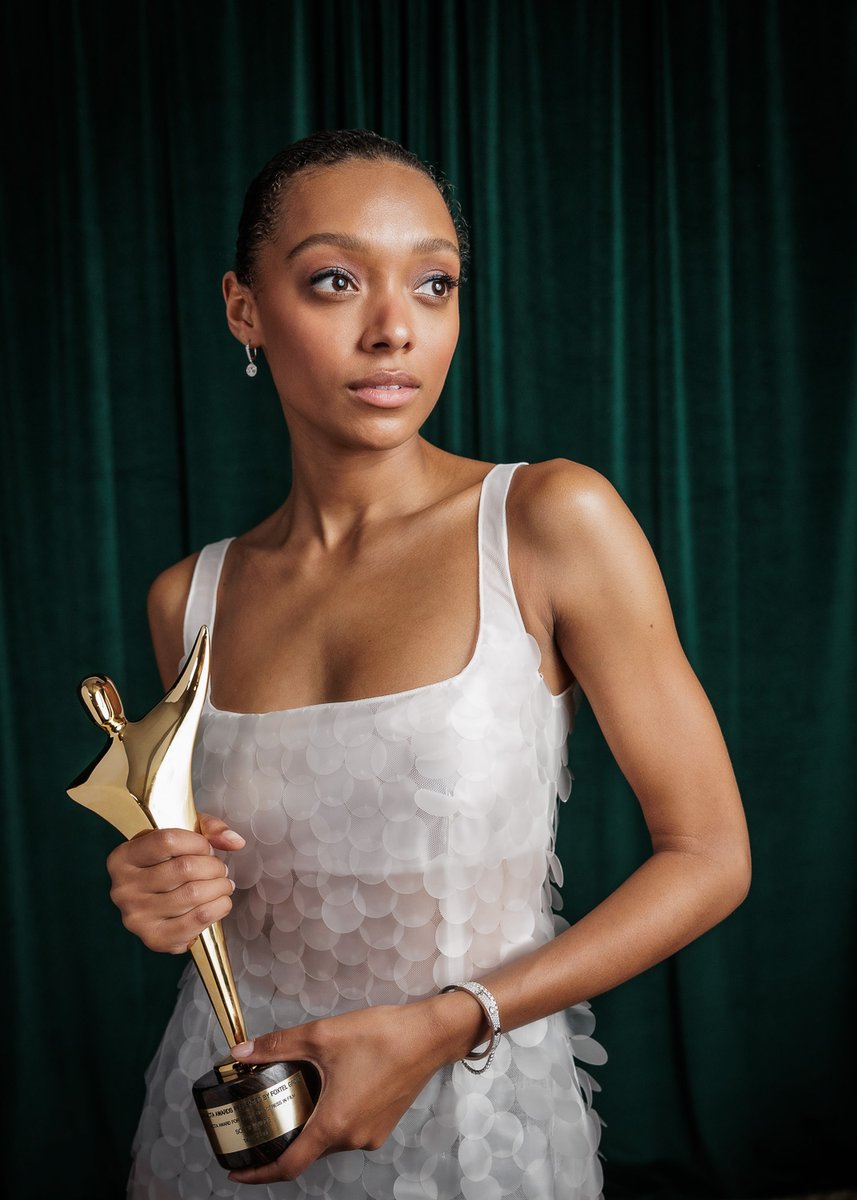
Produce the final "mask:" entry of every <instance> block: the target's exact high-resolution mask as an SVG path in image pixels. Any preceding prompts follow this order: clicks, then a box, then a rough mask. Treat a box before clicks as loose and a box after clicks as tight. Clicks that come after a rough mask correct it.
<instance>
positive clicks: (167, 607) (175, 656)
mask: <svg viewBox="0 0 857 1200" xmlns="http://www.w3.org/2000/svg"><path fill="white" fill-rule="evenodd" d="M200 553H201V551H200V550H195V551H194V552H193V554H188V555H187V557H186V558H182V559H180V560H179V561H178V562H175V563H173V564H172V565H171V566H169V567H166V568H165V569H164V570H163V571H161V572H160V573H159V574H158V575H156V576H155V578H154V579H153V580H152V583H151V584H150V586H149V592H148V595H147V597H146V612H147V615H148V618H149V631H150V633H151V636H152V646H153V648H154V651H155V659H156V661H157V664H158V670H159V671H160V673H161V678H162V679H169V680H172V679H173V677H174V676H175V673H176V666H177V664H178V663H180V662H181V660H182V658H183V657H184V636H183V634H184V613H185V606H186V604H187V598H188V595H189V594H190V585H191V580H192V579H193V572H194V568H195V567H196V563H197V560H198V558H199V556H200Z"/></svg>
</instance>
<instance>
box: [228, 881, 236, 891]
mask: <svg viewBox="0 0 857 1200" xmlns="http://www.w3.org/2000/svg"><path fill="white" fill-rule="evenodd" d="M229 882H230V883H231V884H232V890H233V892H234V891H235V880H234V879H230V880H229Z"/></svg>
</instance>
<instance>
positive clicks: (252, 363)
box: [244, 342, 259, 379]
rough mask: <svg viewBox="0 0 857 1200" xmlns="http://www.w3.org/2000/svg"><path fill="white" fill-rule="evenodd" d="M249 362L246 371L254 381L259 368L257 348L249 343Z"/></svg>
mask: <svg viewBox="0 0 857 1200" xmlns="http://www.w3.org/2000/svg"><path fill="white" fill-rule="evenodd" d="M247 360H248V361H247V366H246V367H245V368H244V370H245V371H246V372H247V374H248V375H249V376H250V378H251V379H252V378H253V376H254V375H255V374H256V372H257V371H258V370H259V368H258V367H257V366H256V348H255V346H251V345H250V343H249V342H248V343H247Z"/></svg>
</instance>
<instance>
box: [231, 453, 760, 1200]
mask: <svg viewBox="0 0 857 1200" xmlns="http://www.w3.org/2000/svg"><path fill="white" fill-rule="evenodd" d="M516 520H517V521H519V522H520V528H519V530H518V533H519V537H518V538H517V539H516V541H517V543H518V544H519V545H520V544H524V545H526V548H527V549H526V565H525V569H524V576H525V581H526V583H525V586H526V590H527V594H528V596H532V595H538V594H541V597H542V599H543V608H544V611H545V612H546V613H547V614H548V619H549V621H550V629H551V632H552V635H553V640H554V643H555V645H556V647H557V648H558V650H559V652H560V654H561V656H562V658H563V659H564V660H565V662H566V663H567V664H568V667H569V668H570V670H571V671H572V672H573V674H574V676H575V678H576V679H577V680H578V681H579V682H580V684H581V687H582V688H583V691H584V693H585V694H586V697H587V699H588V701H589V704H590V705H591V707H592V710H593V712H594V714H595V717H596V719H597V721H598V723H599V725H600V727H601V730H602V732H603V733H604V736H605V738H606V740H607V742H608V744H609V746H610V749H611V751H612V752H613V754H614V756H615V758H616V761H617V763H618V765H619V767H620V769H621V770H622V772H623V774H624V775H625V778H626V779H627V780H628V782H629V784H630V785H631V787H632V788H633V790H634V793H635V795H636V797H637V799H638V801H639V803H640V806H641V808H642V811H643V816H644V818H645V821H646V825H647V827H648V831H649V835H650V838H651V842H652V854H651V856H650V857H649V858H647V859H646V860H645V862H643V863H642V864H641V866H640V867H638V868H637V869H636V870H635V871H634V872H633V873H632V874H631V875H630V876H629V877H628V878H627V879H626V880H625V881H624V883H622V884H621V885H620V886H619V887H618V888H616V890H615V891H613V892H611V894H610V895H609V896H607V897H606V899H604V900H603V901H602V902H601V903H600V904H598V905H597V906H596V907H595V908H594V909H592V911H591V912H589V913H588V914H587V915H586V916H584V917H582V918H581V919H580V920H579V921H577V922H575V924H574V925H572V926H571V927H570V928H568V929H566V930H564V931H563V932H562V933H561V934H559V935H558V936H557V937H555V938H554V939H553V940H552V941H550V942H548V943H547V944H545V945H544V946H541V947H539V948H538V949H536V950H533V951H530V952H529V953H527V954H523V955H521V956H520V957H517V958H515V959H514V961H511V962H509V963H507V964H505V965H504V966H501V967H498V968H497V969H496V970H494V971H491V972H489V973H488V974H485V975H482V976H480V980H481V982H483V983H484V984H485V985H486V987H488V988H490V990H491V991H492V992H493V994H494V996H495V998H496V1000H497V1004H498V1007H499V1010H500V1017H501V1021H502V1026H503V1029H504V1030H510V1029H516V1028H518V1027H519V1026H521V1025H525V1024H528V1023H529V1022H531V1021H536V1020H538V1019H539V1018H541V1017H545V1016H548V1015H550V1014H551V1013H555V1012H559V1011H560V1010H562V1009H565V1008H568V1007H570V1006H571V1005H573V1004H577V1003H578V1002H579V1001H581V1000H585V999H589V998H591V997H592V996H596V995H599V994H600V993H602V992H605V991H607V990H608V989H610V988H612V987H615V986H616V985H617V984H620V983H622V982H624V981H625V980H627V979H630V978H632V977H633V976H634V975H638V974H640V972H642V971H645V970H646V969H647V968H648V967H651V966H653V965H654V964H655V963H658V962H660V961H662V960H663V959H665V958H667V957H668V956H669V955H671V954H674V953H675V952H676V951H677V950H680V949H681V948H682V947H683V946H686V945H687V944H688V943H689V942H692V941H693V940H694V939H695V938H698V937H699V936H700V935H701V934H702V933H704V932H705V931H706V930H707V929H710V928H711V927H712V926H713V925H716V924H717V923H718V922H719V921H721V920H723V918H724V917H726V916H727V915H728V914H729V913H730V912H732V911H733V909H735V908H736V907H737V906H738V905H739V904H740V903H741V901H742V900H743V899H744V897H745V896H746V894H747V891H748V888H749V883H750V849H749V838H748V834H747V825H746V821H745V818H744V811H743V808H742V805H741V799H740V796H739V793H738V787H737V784H736V782H735V776H734V773H733V771H732V766H731V763H730V760H729V755H728V752H727V750H726V746H725V744H724V741H723V737H722V735H721V732H720V728H719V725H718V723H717V719H716V717H715V715H714V712H713V711H712V708H711V705H710V704H709V702H708V699H707V697H706V695H705V692H704V691H703V689H702V686H701V685H700V683H699V681H698V679H697V678H696V676H695V674H694V672H693V670H692V669H691V666H690V664H689V663H688V661H687V658H686V656H685V654H684V651H683V650H682V647H681V644H680V642H679V639H678V635H677V633H676V628H675V624H674V621H673V616H672V612H671V609H670V604H669V600H668V598H667V594H666V589H665V586H664V582H663V579H662V576H661V572H660V570H659V568H658V565H657V562H656V561H655V557H654V554H653V553H652V550H651V547H650V546H649V543H648V541H647V540H646V537H645V535H644V534H643V531H642V530H641V528H640V526H639V525H638V523H637V522H636V520H635V519H634V517H633V516H632V514H631V513H630V511H629V510H628V508H627V507H626V505H625V504H624V502H623V501H622V500H621V498H620V497H619V495H618V493H617V492H616V491H615V489H614V488H613V487H612V485H611V484H610V483H609V482H608V481H607V480H606V479H605V478H604V477H603V476H602V475H600V474H598V472H596V471H592V470H590V469H589V468H587V467H583V466H581V465H580V464H577V463H571V462H567V461H565V460H562V459H558V460H554V461H553V462H551V463H544V464H539V465H538V469H537V470H533V469H532V468H531V469H530V474H529V479H528V480H527V481H526V482H525V484H524V486H523V489H522V492H521V493H520V494H519V496H518V501H517V503H516ZM487 1034H488V1028H487V1023H486V1021H485V1017H484V1014H483V1011H482V1008H481V1007H480V1006H479V1005H478V1004H477V1002H476V1001H475V1000H474V998H473V997H472V996H470V995H469V994H468V993H466V992H461V991H456V992H448V993H444V994H439V995H434V996H431V997H429V998H427V999H425V1000H420V1001H415V1002H413V1003H411V1004H407V1005H404V1006H381V1007H376V1008H369V1009H364V1010H358V1011H356V1012H353V1013H347V1014H343V1015H342V1016H337V1017H331V1018H324V1019H322V1020H321V1021H317V1022H312V1023H310V1024H309V1025H308V1026H300V1027H295V1028H293V1029H290V1030H284V1031H281V1032H279V1033H275V1034H270V1035H267V1036H266V1037H264V1038H259V1039H257V1040H256V1045H255V1048H254V1052H253V1053H252V1055H251V1059H250V1060H251V1061H266V1060H267V1061H271V1059H272V1058H276V1057H289V1058H300V1057H304V1058H307V1059H310V1060H311V1061H316V1063H317V1065H318V1066H319V1067H320V1069H322V1071H323V1074H324V1075H325V1076H326V1079H325V1088H324V1091H323V1092H322V1097H321V1099H320V1101H319V1105H318V1107H317V1109H316V1112H315V1113H314V1114H313V1116H312V1117H311V1118H310V1120H309V1122H308V1124H307V1126H306V1129H305V1130H304V1131H303V1132H302V1133H301V1135H300V1137H298V1138H297V1140H296V1141H295V1143H294V1144H293V1145H292V1146H290V1147H289V1149H288V1150H286V1151H285V1153H284V1154H283V1155H282V1156H281V1158H280V1159H279V1160H278V1162H277V1163H276V1164H272V1165H271V1166H270V1167H263V1168H259V1169H257V1170H252V1171H247V1172H238V1173H235V1174H234V1175H233V1178H237V1179H242V1180H244V1179H246V1180H247V1181H248V1182H250V1181H252V1182H259V1183H261V1182H269V1181H271V1180H273V1179H283V1178H286V1179H290V1178H294V1177H295V1175H296V1174H298V1173H299V1172H300V1171H301V1170H304V1169H306V1167H307V1166H308V1165H309V1163H310V1162H312V1161H313V1160H314V1159H315V1158H317V1157H319V1156H320V1155H324V1154H328V1153H331V1152H333V1151H335V1150H338V1149H351V1148H355V1147H360V1146H363V1147H364V1148H374V1147H375V1146H376V1145H380V1143H381V1141H383V1139H384V1137H385V1136H386V1135H387V1134H388V1133H389V1131H390V1129H392V1127H393V1125H395V1123H396V1121H397V1120H398V1119H399V1117H400V1116H401V1115H402V1113H403V1112H404V1111H405V1110H406V1109H407V1107H408V1106H409V1104H410V1103H412V1101H413V1099H414V1098H415V1096H416V1095H417V1094H418V1092H419V1091H420V1090H421V1088H422V1086H423V1085H424V1084H425V1082H426V1081H427V1079H428V1078H430V1076H431V1074H432V1073H433V1072H434V1071H436V1070H437V1069H438V1068H439V1067H441V1066H443V1065H444V1064H447V1063H453V1062H455V1061H456V1060H458V1059H460V1058H463V1056H464V1055H465V1054H467V1053H469V1051H470V1050H472V1049H473V1048H474V1047H475V1046H477V1045H479V1044H481V1042H482V1041H484V1040H485V1038H486V1037H487ZM349 1081H350V1083H349ZM328 1082H329V1083H330V1092H329V1096H328V1097H327V1098H326V1097H325V1092H326V1091H327V1090H328V1089H327V1083H328ZM326 1099H327V1102H326V1103H325V1100H326ZM367 1101H368V1103H367Z"/></svg>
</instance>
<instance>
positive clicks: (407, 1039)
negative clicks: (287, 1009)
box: [229, 997, 479, 1183]
mask: <svg viewBox="0 0 857 1200" xmlns="http://www.w3.org/2000/svg"><path fill="white" fill-rule="evenodd" d="M437 999H438V998H437V997H430V998H429V999H427V1000H420V1001H414V1002H412V1003H410V1004H403V1005H397V1004H380V1005H374V1006H370V1007H369V1008H363V1009H358V1010H356V1011H355V1012H350V1013H342V1014H340V1015H338V1016H334V1017H322V1018H321V1019H320V1020H317V1021H308V1022H306V1023H305V1024H301V1025H295V1026H293V1027H292V1028H290V1029H282V1030H279V1031H278V1032H276V1033H269V1034H266V1035H265V1036H264V1037H259V1038H256V1039H255V1041H254V1042H248V1043H244V1046H245V1047H246V1046H252V1052H251V1053H249V1054H247V1053H240V1054H239V1053H236V1051H238V1050H241V1049H243V1048H242V1047H236V1048H235V1050H233V1054H235V1057H236V1058H240V1059H241V1061H242V1062H255V1063H266V1062H282V1061H284V1060H289V1061H294V1060H303V1061H304V1062H310V1063H312V1064H313V1066H315V1067H316V1069H317V1070H318V1072H319V1075H320V1076H321V1081H322V1087H321V1094H320V1096H319V1099H318V1103H317V1104H316V1107H315V1108H314V1110H313V1112H312V1113H311V1114H310V1117H309V1119H308V1121H307V1123H306V1125H305V1126H304V1127H303V1129H302V1130H301V1132H300V1133H299V1134H298V1136H297V1137H296V1138H295V1140H294V1141H293V1142H292V1144H291V1145H290V1146H289V1147H288V1149H287V1150H284V1151H283V1153H282V1154H281V1155H280V1157H279V1158H278V1159H277V1160H276V1162H273V1163H269V1164H268V1165H267V1166H265V1167H253V1168H248V1169H246V1170H242V1171H231V1172H230V1174H229V1178H230V1179H232V1180H235V1181H236V1182H238V1183H273V1182H275V1181H277V1180H285V1179H295V1178H296V1177H297V1176H298V1175H300V1174H301V1172H302V1171H305V1170H306V1169H307V1168H308V1167H309V1166H310V1165H311V1164H312V1163H314V1162H315V1161H316V1159H318V1158H322V1157H324V1156H325V1155H327V1154H332V1153H334V1152H335V1151H339V1150H377V1149H378V1148H379V1147H380V1146H381V1145H382V1144H383V1143H384V1142H385V1141H386V1140H387V1138H388V1137H389V1135H390V1133H391V1131H392V1130H393V1128H394V1126H395V1125H396V1124H397V1123H398V1121H399V1119H400V1118H401V1116H402V1114H403V1113H405V1112H406V1111H407V1110H408V1109H409V1108H410V1107H411V1105H412V1104H413V1102H414V1100H415V1099H416V1098H417V1096H418V1095H419V1094H420V1092H421V1091H422V1090H423V1088H424V1087H425V1086H426V1084H427V1083H428V1081H429V1079H431V1077H432V1075H434V1073H435V1072H436V1071H437V1070H438V1069H439V1068H440V1067H441V1066H443V1065H444V1064H445V1063H446V1062H448V1061H452V1058H451V1056H450V1055H449V1049H448V1047H449V1044H450V1040H449V1028H448V1027H447V1026H446V1025H445V1023H444V1021H443V1020H442V1019H441V1018H440V1017H439V1015H438V1009H437V1007H436V1004H435V1001H436V1000H437ZM471 1003H472V1001H471ZM475 1007H476V1006H474V1009H475ZM467 1019H468V1020H469V1021H470V1022H471V1023H472V1024H474V1025H475V1027H476V1028H478V1024H477V1022H478V1020H479V1017H478V1015H476V1014H474V1013H473V1012H468V1014H467Z"/></svg>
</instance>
